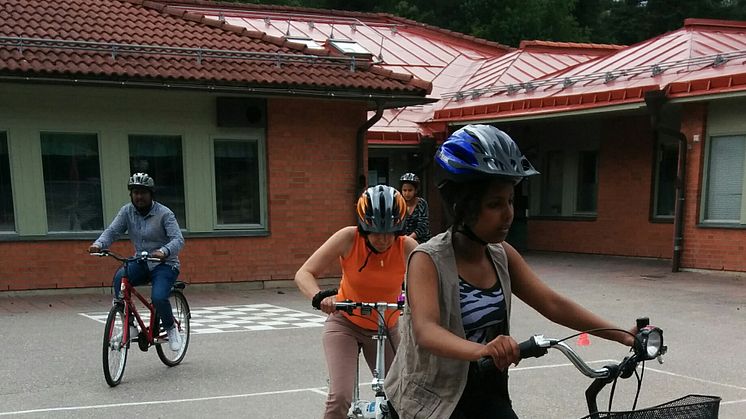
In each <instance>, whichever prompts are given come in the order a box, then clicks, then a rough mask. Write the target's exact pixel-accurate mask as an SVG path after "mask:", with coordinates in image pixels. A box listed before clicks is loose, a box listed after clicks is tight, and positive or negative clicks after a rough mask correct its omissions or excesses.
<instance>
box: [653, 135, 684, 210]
mask: <svg viewBox="0 0 746 419" xmlns="http://www.w3.org/2000/svg"><path fill="white" fill-rule="evenodd" d="M678 161H679V157H678V146H677V145H676V144H675V143H674V144H661V145H660V147H659V148H658V164H657V167H656V169H655V170H656V184H655V215H656V216H659V217H660V216H663V217H673V212H674V205H675V202H676V201H675V199H676V170H677V169H678Z"/></svg>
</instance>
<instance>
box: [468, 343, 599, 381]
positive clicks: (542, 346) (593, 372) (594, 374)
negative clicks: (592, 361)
mask: <svg viewBox="0 0 746 419" xmlns="http://www.w3.org/2000/svg"><path fill="white" fill-rule="evenodd" d="M549 348H554V349H557V350H559V351H560V352H562V353H563V354H564V355H565V356H566V357H567V359H569V360H570V362H572V364H573V365H574V366H575V368H577V369H578V371H580V372H581V373H582V374H583V375H585V376H586V377H589V378H606V377H608V376H609V375H610V374H611V370H610V369H609V368H608V367H603V368H600V369H595V368H592V367H591V366H590V365H588V364H587V363H586V362H585V361H584V360H583V359H582V358H581V357H580V356H579V355H578V354H577V353H576V352H575V351H574V350H573V349H572V348H571V347H569V346H567V345H566V344H565V343H564V342H560V341H559V340H557V339H551V338H545V337H544V336H543V335H534V336H531V338H529V339H528V340H525V341H523V342H521V343H519V344H518V349H519V350H520V352H521V359H525V358H539V357H542V356H544V355H546V353H547V351H548V350H549ZM477 369H478V370H479V371H480V372H485V371H489V370H493V369H495V363H494V362H493V360H492V358H490V357H482V358H481V359H479V361H477Z"/></svg>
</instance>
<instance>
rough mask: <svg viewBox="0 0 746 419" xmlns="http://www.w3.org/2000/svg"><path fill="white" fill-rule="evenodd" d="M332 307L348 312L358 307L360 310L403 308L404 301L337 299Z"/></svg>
mask: <svg viewBox="0 0 746 419" xmlns="http://www.w3.org/2000/svg"><path fill="white" fill-rule="evenodd" d="M334 308H335V309H336V310H340V311H346V312H348V313H351V312H352V310H354V309H356V308H359V309H361V310H364V311H365V310H370V311H373V310H387V309H388V310H401V309H403V308H404V301H399V302H397V303H395V304H394V303H386V302H378V303H365V302H356V301H349V300H346V301H337V302H335V303H334Z"/></svg>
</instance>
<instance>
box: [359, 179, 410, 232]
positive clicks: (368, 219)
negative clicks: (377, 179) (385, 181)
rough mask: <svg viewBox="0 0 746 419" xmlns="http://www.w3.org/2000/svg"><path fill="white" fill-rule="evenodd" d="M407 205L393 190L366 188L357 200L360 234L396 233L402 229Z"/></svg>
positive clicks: (374, 187)
mask: <svg viewBox="0 0 746 419" xmlns="http://www.w3.org/2000/svg"><path fill="white" fill-rule="evenodd" d="M406 215H407V203H406V201H405V200H404V197H403V196H402V195H401V194H400V193H399V191H397V190H396V189H395V188H392V187H391V186H386V185H378V186H372V187H370V188H368V189H367V190H366V191H365V192H363V194H362V195H361V196H360V198H359V199H358V200H357V222H358V228H359V229H360V231H361V232H362V233H397V232H399V231H401V229H402V228H403V227H404V218H405V217H406Z"/></svg>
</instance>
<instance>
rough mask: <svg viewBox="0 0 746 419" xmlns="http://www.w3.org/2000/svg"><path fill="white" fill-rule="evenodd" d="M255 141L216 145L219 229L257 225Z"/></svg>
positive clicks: (256, 158)
mask: <svg viewBox="0 0 746 419" xmlns="http://www.w3.org/2000/svg"><path fill="white" fill-rule="evenodd" d="M258 154H259V150H258V144H257V142H256V141H232V140H216V141H215V192H216V196H215V200H216V202H215V204H216V207H217V216H218V220H217V221H218V225H225V224H259V223H260V222H261V218H260V214H261V211H260V204H261V201H260V193H259V159H258Z"/></svg>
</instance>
